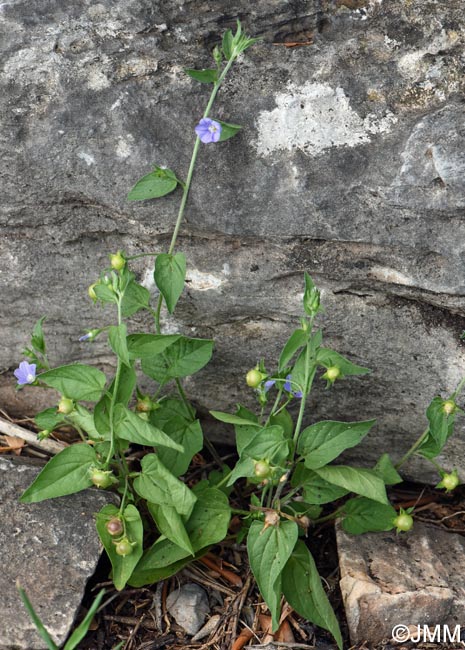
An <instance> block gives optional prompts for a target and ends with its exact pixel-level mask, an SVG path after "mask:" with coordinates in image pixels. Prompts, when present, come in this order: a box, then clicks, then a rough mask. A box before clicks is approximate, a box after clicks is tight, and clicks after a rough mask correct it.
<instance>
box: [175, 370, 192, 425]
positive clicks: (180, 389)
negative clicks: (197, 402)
mask: <svg viewBox="0 0 465 650" xmlns="http://www.w3.org/2000/svg"><path fill="white" fill-rule="evenodd" d="M174 381H175V383H176V387H177V389H178V393H179V395H180V397H181V399H182V401H183V404H184V406H185V408H186V411H187V413H188V415H189V418H190V419H191V420H192V421H194V419H195V411H194V409H193V408H192V406H191V405H190V404H189V400H188V399H187V396H186V393H185V392H184V388H183V387H182V384H181V382H180V380H179V378H178V377H176V379H175V380H174Z"/></svg>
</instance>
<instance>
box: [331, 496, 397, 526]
mask: <svg viewBox="0 0 465 650" xmlns="http://www.w3.org/2000/svg"><path fill="white" fill-rule="evenodd" d="M396 516H397V512H396V511H395V509H394V508H393V507H392V506H391V505H388V504H385V503H378V502H377V501H372V500H371V499H366V498H365V497H356V498H355V499H349V501H346V503H344V506H343V517H344V518H343V520H342V528H343V529H344V530H345V531H346V532H347V533H350V534H351V535H361V534H362V533H369V532H373V533H376V532H381V531H384V530H392V529H393V528H395V526H394V523H393V521H394V519H395V517H396Z"/></svg>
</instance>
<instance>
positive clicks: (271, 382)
mask: <svg viewBox="0 0 465 650" xmlns="http://www.w3.org/2000/svg"><path fill="white" fill-rule="evenodd" d="M286 380H287V381H286V382H285V384H284V386H283V388H284V390H285V391H287V392H288V393H292V394H293V395H294V397H302V392H301V391H300V390H292V384H291V375H287V377H286ZM275 383H276V381H275V380H274V379H269V380H268V381H265V393H267V392H268V391H269V390H270V388H271V387H272V386H274V385H275Z"/></svg>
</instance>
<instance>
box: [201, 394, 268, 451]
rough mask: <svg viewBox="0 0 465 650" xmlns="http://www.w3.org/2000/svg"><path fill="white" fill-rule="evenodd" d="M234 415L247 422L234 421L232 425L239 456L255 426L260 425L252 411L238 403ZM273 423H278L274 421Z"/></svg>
mask: <svg viewBox="0 0 465 650" xmlns="http://www.w3.org/2000/svg"><path fill="white" fill-rule="evenodd" d="M212 413H218V411H213V412H212ZM224 415H228V414H227V413H225V414H224ZM215 417H216V416H215ZM234 417H238V418H239V419H242V420H244V422H247V424H244V423H243V424H237V423H236V424H235V425H234V432H235V434H236V448H237V452H238V454H239V456H240V455H241V453H242V450H243V449H244V447H245V446H246V445H247V444H248V443H249V441H250V439H251V438H252V436H253V435H254V434H255V433H256V431H257V427H260V426H261V425H260V424H259V422H258V418H257V416H256V415H255V413H252V411H249V409H246V408H245V407H244V406H241V405H240V404H238V406H237V411H236V413H235V415H234ZM223 421H224V420H223ZM275 424H279V423H278V422H276V423H275Z"/></svg>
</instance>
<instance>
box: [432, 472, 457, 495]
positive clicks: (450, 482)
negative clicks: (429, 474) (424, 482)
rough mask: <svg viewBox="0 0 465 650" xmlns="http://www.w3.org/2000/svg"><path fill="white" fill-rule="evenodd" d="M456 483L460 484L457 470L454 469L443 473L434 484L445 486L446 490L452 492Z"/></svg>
mask: <svg viewBox="0 0 465 650" xmlns="http://www.w3.org/2000/svg"><path fill="white" fill-rule="evenodd" d="M458 485H460V479H459V475H458V473H457V470H456V469H454V471H453V472H451V473H450V474H446V473H444V474H443V475H442V479H441V481H440V482H439V483H438V484H437V485H436V487H437V488H445V490H446V492H452V490H455V488H456V487H457V486H458Z"/></svg>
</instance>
